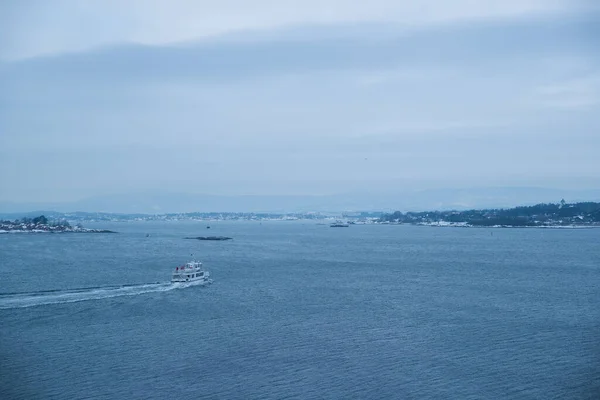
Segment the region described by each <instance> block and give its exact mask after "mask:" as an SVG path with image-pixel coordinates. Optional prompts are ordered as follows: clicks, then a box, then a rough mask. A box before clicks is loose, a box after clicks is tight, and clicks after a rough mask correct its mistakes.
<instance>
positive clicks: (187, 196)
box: [0, 187, 600, 214]
mask: <svg viewBox="0 0 600 400" xmlns="http://www.w3.org/2000/svg"><path fill="white" fill-rule="evenodd" d="M561 199H565V200H567V201H568V202H579V201H599V200H600V189H592V190H568V189H551V188H533V187H512V188H511V187H492V188H467V189H430V190H420V191H408V190H406V191H403V190H401V189H389V190H388V189H386V190H382V191H380V192H379V193H377V192H369V193H345V194H335V195H323V196H318V195H313V196H311V195H304V196H302V195H240V196H223V195H210V194H194V193H160V192H146V193H132V194H116V195H105V196H96V197H91V198H88V199H83V200H80V201H75V202H64V203H33V202H32V203H10V202H0V213H27V212H32V211H37V210H43V211H56V212H76V211H83V212H109V213H124V214H125V213H126V214H163V213H175V212H338V211H396V210H402V211H422V210H467V209H475V208H506V207H515V206H520V205H534V204H539V203H552V202H554V203H557V202H559V201H560V200H561Z"/></svg>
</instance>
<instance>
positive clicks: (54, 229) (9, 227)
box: [0, 215, 116, 233]
mask: <svg viewBox="0 0 600 400" xmlns="http://www.w3.org/2000/svg"><path fill="white" fill-rule="evenodd" d="M27 232H29V233H116V232H113V231H109V230H106V229H87V228H84V227H83V226H81V225H79V224H77V225H76V226H71V224H69V222H68V221H66V220H59V221H52V220H49V219H48V218H46V217H45V216H43V215H40V216H39V217H35V218H21V219H16V220H14V221H0V233H27Z"/></svg>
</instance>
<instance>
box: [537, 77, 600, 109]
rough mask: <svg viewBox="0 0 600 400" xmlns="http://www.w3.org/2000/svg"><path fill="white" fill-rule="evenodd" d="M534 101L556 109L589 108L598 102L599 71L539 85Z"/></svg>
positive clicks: (599, 96) (599, 90)
mask: <svg viewBox="0 0 600 400" xmlns="http://www.w3.org/2000/svg"><path fill="white" fill-rule="evenodd" d="M535 97H536V100H535V101H536V103H537V105H539V106H541V107H546V108H558V109H591V108H592V107H594V106H597V105H599V104H600V72H596V73H593V74H589V75H586V76H582V77H578V78H575V79H569V80H566V81H563V82H559V83H554V84H550V85H545V86H542V87H539V88H538V89H537V90H536V96H535Z"/></svg>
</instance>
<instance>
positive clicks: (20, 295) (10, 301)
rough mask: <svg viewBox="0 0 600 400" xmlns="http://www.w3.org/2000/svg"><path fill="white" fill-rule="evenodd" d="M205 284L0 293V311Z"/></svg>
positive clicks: (164, 284)
mask: <svg viewBox="0 0 600 400" xmlns="http://www.w3.org/2000/svg"><path fill="white" fill-rule="evenodd" d="M202 284H205V282H190V283H143V284H137V285H122V286H97V287H87V288H79V289H66V290H42V291H37V292H14V293H0V309H4V310H5V309H11V308H24V307H35V306H43V305H48V304H62V303H75V302H79V301H88V300H100V299H107V298H111V297H120V296H136V295H139V294H144V293H153V292H167V291H170V290H174V289H183V288H187V287H190V286H201V285H202Z"/></svg>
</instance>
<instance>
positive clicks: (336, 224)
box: [329, 221, 350, 228]
mask: <svg viewBox="0 0 600 400" xmlns="http://www.w3.org/2000/svg"><path fill="white" fill-rule="evenodd" d="M329 226H330V227H332V228H348V227H349V226H350V224H347V223H344V222H342V221H335V222H334V223H333V224H331V225H329Z"/></svg>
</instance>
